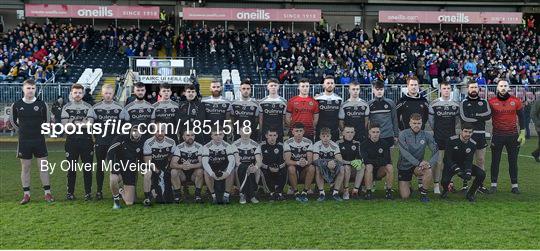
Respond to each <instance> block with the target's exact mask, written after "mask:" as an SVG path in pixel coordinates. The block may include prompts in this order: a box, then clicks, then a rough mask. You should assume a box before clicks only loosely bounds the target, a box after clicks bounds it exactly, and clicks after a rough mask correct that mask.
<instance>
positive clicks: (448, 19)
mask: <svg viewBox="0 0 540 251" xmlns="http://www.w3.org/2000/svg"><path fill="white" fill-rule="evenodd" d="M437 19H438V20H439V22H443V23H468V22H469V16H466V15H465V13H463V12H458V13H456V15H454V16H447V15H440V16H438V17H437Z"/></svg>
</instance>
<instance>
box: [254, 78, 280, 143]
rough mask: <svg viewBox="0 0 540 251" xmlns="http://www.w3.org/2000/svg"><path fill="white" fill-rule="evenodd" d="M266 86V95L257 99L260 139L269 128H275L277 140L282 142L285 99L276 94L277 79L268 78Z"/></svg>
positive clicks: (262, 138)
mask: <svg viewBox="0 0 540 251" xmlns="http://www.w3.org/2000/svg"><path fill="white" fill-rule="evenodd" d="M266 88H267V89H268V96H266V97H264V98H263V99H261V100H260V101H259V106H260V108H261V112H260V116H259V125H260V128H261V129H260V134H261V141H262V140H264V135H266V132H267V131H268V130H269V129H270V128H275V130H276V131H277V133H278V138H277V142H283V129H284V123H285V116H286V115H285V114H286V113H287V100H285V99H284V98H283V97H281V96H279V95H278V90H279V81H278V80H277V79H274V78H272V79H269V80H268V82H267V84H266Z"/></svg>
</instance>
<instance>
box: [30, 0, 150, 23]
mask: <svg viewBox="0 0 540 251" xmlns="http://www.w3.org/2000/svg"><path fill="white" fill-rule="evenodd" d="M24 12H25V15H26V16H27V17H54V18H89V19H91V18H95V19H144V20H159V6H127V5H126V6H119V5H109V6H102V5H67V4H25V5H24Z"/></svg>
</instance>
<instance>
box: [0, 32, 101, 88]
mask: <svg viewBox="0 0 540 251" xmlns="http://www.w3.org/2000/svg"><path fill="white" fill-rule="evenodd" d="M93 33H94V29H93V28H92V26H91V25H71V24H53V23H49V24H37V23H33V22H21V23H19V24H18V25H17V26H16V27H15V28H14V29H12V30H8V31H7V32H6V33H4V34H3V36H2V37H0V81H3V80H6V79H8V80H9V79H11V80H13V79H21V78H22V79H27V78H33V79H35V80H36V81H38V82H45V81H46V80H48V79H50V78H52V77H53V76H54V73H55V72H56V71H57V70H62V69H65V68H67V64H66V60H67V58H68V57H69V55H70V54H71V53H72V52H77V51H79V50H85V49H86V48H88V46H89V39H90V37H92V35H93ZM59 72H61V71H59Z"/></svg>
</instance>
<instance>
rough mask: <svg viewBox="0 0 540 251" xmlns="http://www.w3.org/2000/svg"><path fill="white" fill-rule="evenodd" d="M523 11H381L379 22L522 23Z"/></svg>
mask: <svg viewBox="0 0 540 251" xmlns="http://www.w3.org/2000/svg"><path fill="white" fill-rule="evenodd" d="M521 17H522V13H521V12H464V11H379V23H421V24H438V23H442V24H521Z"/></svg>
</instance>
